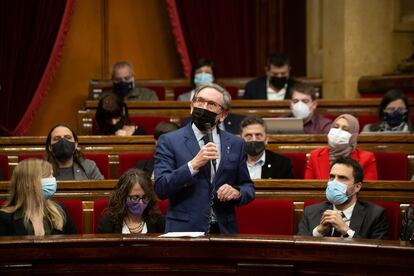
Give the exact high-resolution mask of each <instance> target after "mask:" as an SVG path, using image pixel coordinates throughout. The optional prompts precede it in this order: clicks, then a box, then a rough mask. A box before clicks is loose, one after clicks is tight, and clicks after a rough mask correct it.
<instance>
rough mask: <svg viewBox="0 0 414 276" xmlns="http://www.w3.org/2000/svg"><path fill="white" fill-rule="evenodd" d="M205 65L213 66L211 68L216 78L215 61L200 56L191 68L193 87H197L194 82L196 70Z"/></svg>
mask: <svg viewBox="0 0 414 276" xmlns="http://www.w3.org/2000/svg"><path fill="white" fill-rule="evenodd" d="M203 66H209V67H211V70H212V71H213V78H214V79H215V78H216V68H215V67H214V62H213V61H211V60H209V59H207V58H200V59H199V60H198V61H197V63H196V64H194V66H193V68H191V76H190V78H191V79H190V82H191V85H192V86H193V87H196V85H195V83H194V76H195V72H196V71H197V70H198V69H200V68H201V67H203Z"/></svg>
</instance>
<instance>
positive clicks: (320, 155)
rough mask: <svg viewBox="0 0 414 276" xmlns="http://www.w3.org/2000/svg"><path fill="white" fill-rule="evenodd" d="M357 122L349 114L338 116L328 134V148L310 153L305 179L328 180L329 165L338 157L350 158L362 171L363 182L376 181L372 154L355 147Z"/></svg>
mask: <svg viewBox="0 0 414 276" xmlns="http://www.w3.org/2000/svg"><path fill="white" fill-rule="evenodd" d="M358 133H359V122H358V120H357V118H355V117H354V116H352V115H350V114H342V115H339V116H338V117H337V118H336V119H335V121H334V122H333V123H332V126H331V129H330V130H329V133H328V146H326V147H322V148H319V149H316V150H313V151H311V154H310V158H309V160H308V164H307V166H306V171H305V179H329V171H330V164H332V163H333V162H334V161H335V160H336V159H337V158H338V157H339V156H346V157H351V158H353V159H355V160H356V161H358V162H359V164H360V165H361V167H362V168H363V169H364V180H377V179H378V175H377V161H376V160H375V156H374V154H373V153H372V152H369V151H365V150H361V149H359V148H358V147H357V139H358Z"/></svg>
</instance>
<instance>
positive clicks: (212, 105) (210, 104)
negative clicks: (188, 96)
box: [193, 97, 224, 111]
mask: <svg viewBox="0 0 414 276" xmlns="http://www.w3.org/2000/svg"><path fill="white" fill-rule="evenodd" d="M193 104H194V106H196V107H204V106H206V105H207V109H208V110H210V111H221V110H224V108H223V106H222V105H221V104H218V103H216V102H214V101H209V100H206V99H204V98H202V97H194V98H193Z"/></svg>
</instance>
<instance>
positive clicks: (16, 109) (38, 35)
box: [0, 0, 75, 135]
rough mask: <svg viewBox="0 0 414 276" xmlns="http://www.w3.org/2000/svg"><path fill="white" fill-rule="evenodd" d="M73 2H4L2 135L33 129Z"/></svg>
mask: <svg viewBox="0 0 414 276" xmlns="http://www.w3.org/2000/svg"><path fill="white" fill-rule="evenodd" d="M74 2H75V1H74V0H36V1H26V0H6V1H0V41H1V46H0V61H1V62H0V86H1V87H0V89H1V91H0V95H1V99H2V100H1V101H0V135H23V134H25V133H26V132H27V131H28V130H29V129H30V127H31V124H32V119H33V116H34V114H35V112H36V110H37V109H38V107H39V105H40V103H41V101H42V99H43V97H44V95H45V94H46V91H47V89H48V87H49V85H50V83H51V81H52V79H53V77H54V74H55V72H56V69H57V66H58V63H59V60H60V57H61V54H62V50H63V45H64V42H65V39H66V34H67V31H68V28H69V22H70V18H71V14H72V13H73V9H74Z"/></svg>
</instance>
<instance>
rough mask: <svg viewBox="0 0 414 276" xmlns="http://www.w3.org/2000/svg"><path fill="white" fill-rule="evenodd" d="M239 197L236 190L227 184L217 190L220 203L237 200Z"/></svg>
mask: <svg viewBox="0 0 414 276" xmlns="http://www.w3.org/2000/svg"><path fill="white" fill-rule="evenodd" d="M240 196H241V194H240V192H239V191H238V190H237V189H235V188H233V187H232V186H230V185H229V184H224V185H222V186H221V187H220V188H219V189H218V190H217V198H218V199H219V200H220V201H221V202H226V201H230V200H233V199H239V198H240Z"/></svg>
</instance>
